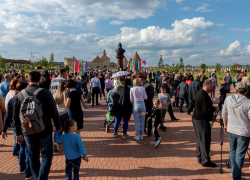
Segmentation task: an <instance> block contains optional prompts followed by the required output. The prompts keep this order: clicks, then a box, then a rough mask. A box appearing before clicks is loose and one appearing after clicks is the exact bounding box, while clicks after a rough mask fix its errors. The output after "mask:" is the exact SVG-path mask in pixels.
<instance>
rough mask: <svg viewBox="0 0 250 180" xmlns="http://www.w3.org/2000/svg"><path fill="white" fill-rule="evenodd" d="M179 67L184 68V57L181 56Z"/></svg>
mask: <svg viewBox="0 0 250 180" xmlns="http://www.w3.org/2000/svg"><path fill="white" fill-rule="evenodd" d="M179 68H180V69H183V68H184V62H183V59H182V57H181V58H180V64H179Z"/></svg>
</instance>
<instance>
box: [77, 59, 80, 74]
mask: <svg viewBox="0 0 250 180" xmlns="http://www.w3.org/2000/svg"><path fill="white" fill-rule="evenodd" d="M77 72H80V66H79V61H77Z"/></svg>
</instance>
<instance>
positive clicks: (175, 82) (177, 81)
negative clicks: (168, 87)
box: [173, 80, 181, 90]
mask: <svg viewBox="0 0 250 180" xmlns="http://www.w3.org/2000/svg"><path fill="white" fill-rule="evenodd" d="M180 83H181V81H179V80H174V82H173V87H174V90H176V89H177V87H178V86H179V84H180Z"/></svg>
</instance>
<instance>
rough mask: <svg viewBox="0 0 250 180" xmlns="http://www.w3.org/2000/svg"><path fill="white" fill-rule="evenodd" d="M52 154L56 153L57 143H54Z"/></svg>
mask: <svg viewBox="0 0 250 180" xmlns="http://www.w3.org/2000/svg"><path fill="white" fill-rule="evenodd" d="M53 147H54V152H58V144H57V143H54V146H53Z"/></svg>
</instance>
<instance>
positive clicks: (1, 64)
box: [0, 54, 6, 68]
mask: <svg viewBox="0 0 250 180" xmlns="http://www.w3.org/2000/svg"><path fill="white" fill-rule="evenodd" d="M5 65H6V61H5V58H3V57H2V56H1V54H0V68H5Z"/></svg>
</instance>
